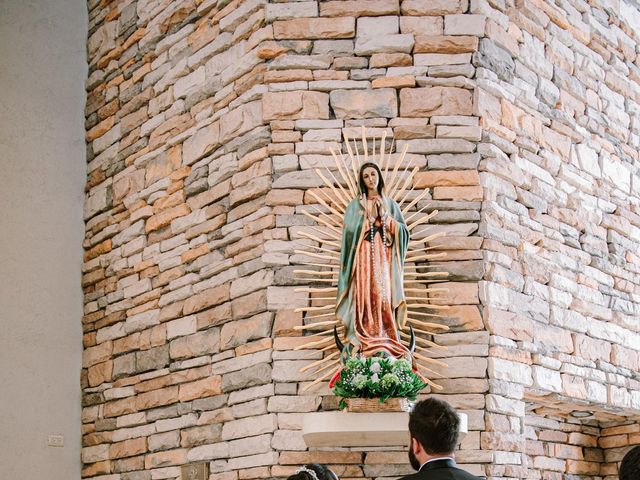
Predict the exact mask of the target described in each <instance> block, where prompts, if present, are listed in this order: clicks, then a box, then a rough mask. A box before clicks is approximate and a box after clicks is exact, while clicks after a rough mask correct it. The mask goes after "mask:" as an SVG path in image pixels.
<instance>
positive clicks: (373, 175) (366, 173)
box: [362, 167, 378, 191]
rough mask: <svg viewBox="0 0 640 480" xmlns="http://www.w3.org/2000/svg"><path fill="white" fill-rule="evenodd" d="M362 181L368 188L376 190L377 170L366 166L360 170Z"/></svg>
mask: <svg viewBox="0 0 640 480" xmlns="http://www.w3.org/2000/svg"><path fill="white" fill-rule="evenodd" d="M362 181H363V182H364V184H365V186H366V187H367V189H369V190H375V191H377V190H378V171H377V170H376V169H375V168H373V167H367V168H365V169H364V170H363V171H362Z"/></svg>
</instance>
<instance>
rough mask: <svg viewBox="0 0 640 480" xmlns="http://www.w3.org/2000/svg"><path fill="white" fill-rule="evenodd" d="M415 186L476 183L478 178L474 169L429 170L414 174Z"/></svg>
mask: <svg viewBox="0 0 640 480" xmlns="http://www.w3.org/2000/svg"><path fill="white" fill-rule="evenodd" d="M413 178H414V180H413V182H414V186H415V187H416V188H432V187H440V186H447V187H450V186H463V185H478V184H479V183H480V178H479V176H478V172H476V171H475V170H430V171H428V172H419V173H416V174H415V175H414V177H413Z"/></svg>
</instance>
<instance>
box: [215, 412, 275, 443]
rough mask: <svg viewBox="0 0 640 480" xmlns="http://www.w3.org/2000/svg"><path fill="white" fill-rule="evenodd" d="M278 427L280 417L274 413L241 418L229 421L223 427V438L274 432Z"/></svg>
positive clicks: (231, 438) (230, 438)
mask: <svg viewBox="0 0 640 480" xmlns="http://www.w3.org/2000/svg"><path fill="white" fill-rule="evenodd" d="M277 428H278V418H277V416H276V415H275V414H274V413H270V414H268V415H259V416H254V417H246V418H241V419H239V420H233V421H230V422H227V423H225V424H224V426H223V427H222V438H223V439H225V440H233V439H236V438H245V437H250V436H253V435H260V434H263V433H273V432H274V431H276V429H277Z"/></svg>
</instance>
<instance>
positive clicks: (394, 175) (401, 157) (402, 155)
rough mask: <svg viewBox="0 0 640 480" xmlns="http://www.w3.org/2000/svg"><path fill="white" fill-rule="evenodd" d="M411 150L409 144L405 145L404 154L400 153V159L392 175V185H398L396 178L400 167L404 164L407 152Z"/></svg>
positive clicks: (390, 182)
mask: <svg viewBox="0 0 640 480" xmlns="http://www.w3.org/2000/svg"><path fill="white" fill-rule="evenodd" d="M408 149H409V144H405V146H404V147H403V148H402V152H401V153H400V156H398V159H397V160H396V164H395V166H394V167H393V172H392V173H391V178H390V181H389V184H390V185H393V184H395V183H396V176H397V174H398V168H399V167H400V164H401V163H402V161H403V160H404V156H405V155H406V154H407V150H408Z"/></svg>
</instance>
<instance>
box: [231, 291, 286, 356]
mask: <svg viewBox="0 0 640 480" xmlns="http://www.w3.org/2000/svg"><path fill="white" fill-rule="evenodd" d="M247 298H249V296H247V297H240V298H239V299H238V301H243V299H247ZM244 301H246V300H244ZM272 320H273V314H272V313H270V312H264V313H261V314H259V315H255V316H254V317H251V318H248V319H245V320H237V321H233V322H228V323H225V324H224V325H223V326H222V330H221V332H220V347H221V348H222V349H223V350H226V349H228V348H233V347H237V346H239V345H242V344H244V343H246V342H247V341H249V340H254V339H260V338H264V337H269V336H270V335H271V323H272Z"/></svg>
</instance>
